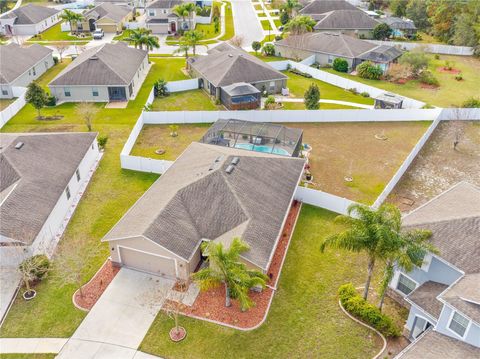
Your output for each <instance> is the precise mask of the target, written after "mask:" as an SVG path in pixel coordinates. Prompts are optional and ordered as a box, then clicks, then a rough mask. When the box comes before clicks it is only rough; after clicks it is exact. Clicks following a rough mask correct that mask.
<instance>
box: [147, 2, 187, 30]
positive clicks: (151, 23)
mask: <svg viewBox="0 0 480 359" xmlns="http://www.w3.org/2000/svg"><path fill="white" fill-rule="evenodd" d="M187 2H191V3H193V1H182V0H156V1H154V2H152V3H151V4H150V5H148V6H147V7H146V14H147V20H146V24H147V28H148V29H150V30H152V33H154V34H175V33H177V32H178V31H179V30H184V31H185V30H189V29H195V25H196V21H195V16H196V14H195V13H194V14H192V18H191V19H189V18H188V17H185V19H183V18H181V17H178V15H177V14H175V13H174V12H173V8H174V7H175V6H177V5H181V4H184V3H187Z"/></svg>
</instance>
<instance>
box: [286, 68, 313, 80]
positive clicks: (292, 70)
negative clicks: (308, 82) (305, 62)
mask: <svg viewBox="0 0 480 359" xmlns="http://www.w3.org/2000/svg"><path fill="white" fill-rule="evenodd" d="M289 71H290V72H291V73H292V74H295V75H300V76H303V77H306V78H307V79H310V78H312V75H310V74H309V73H307V72H303V71H300V70H298V69H290V70H289Z"/></svg>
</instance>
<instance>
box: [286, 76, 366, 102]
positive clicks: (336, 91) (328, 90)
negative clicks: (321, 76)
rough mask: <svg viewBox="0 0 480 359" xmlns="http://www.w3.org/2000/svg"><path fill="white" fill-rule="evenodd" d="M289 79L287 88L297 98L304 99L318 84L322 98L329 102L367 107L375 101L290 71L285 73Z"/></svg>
mask: <svg viewBox="0 0 480 359" xmlns="http://www.w3.org/2000/svg"><path fill="white" fill-rule="evenodd" d="M283 73H284V74H285V75H287V76H288V77H289V79H288V81H287V86H288V88H289V89H290V94H291V95H293V96H295V97H303V95H304V93H305V91H307V89H308V87H309V86H310V84H311V83H312V82H313V83H315V84H317V86H318V88H319V89H320V98H322V99H328V100H340V101H349V102H356V103H360V104H365V105H373V99H371V98H369V97H363V96H360V95H355V94H353V93H351V92H350V91H346V90H344V89H342V88H341V87H337V86H334V85H330V84H329V83H326V82H323V81H319V80H316V79H313V78H306V77H303V76H300V75H297V74H294V73H291V72H288V71H284V72H283Z"/></svg>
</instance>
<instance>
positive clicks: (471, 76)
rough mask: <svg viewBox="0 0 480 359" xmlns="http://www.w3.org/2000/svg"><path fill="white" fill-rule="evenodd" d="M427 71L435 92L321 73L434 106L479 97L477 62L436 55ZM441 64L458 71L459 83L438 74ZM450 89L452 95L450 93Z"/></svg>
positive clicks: (479, 66)
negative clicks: (432, 78)
mask: <svg viewBox="0 0 480 359" xmlns="http://www.w3.org/2000/svg"><path fill="white" fill-rule="evenodd" d="M429 58H430V65H429V70H430V71H432V73H433V74H434V76H435V77H436V78H437V79H438V81H439V82H440V87H438V88H434V89H431V88H424V87H422V86H421V84H420V83H419V81H408V82H407V83H405V84H403V85H402V84H397V83H392V82H387V81H383V80H365V79H362V78H360V77H358V76H354V75H349V74H344V73H340V72H337V71H334V70H332V69H322V70H324V71H328V72H330V73H333V74H335V75H339V76H343V77H346V78H349V79H351V80H354V81H358V82H362V83H365V84H367V85H370V86H375V87H378V88H382V89H385V90H387V91H390V92H395V93H398V94H400V95H404V96H407V97H412V98H414V99H416V100H420V101H423V102H426V103H428V104H430V105H434V106H442V107H455V106H459V105H461V104H462V103H463V102H464V101H465V100H466V99H468V98H470V97H478V96H479V83H480V60H479V59H477V58H475V57H471V56H447V55H440V59H438V60H436V59H435V58H434V57H433V55H429ZM445 61H450V62H451V63H452V66H453V68H454V69H457V70H459V71H461V73H462V75H463V81H457V80H455V74H454V73H448V72H445V71H442V70H441V68H442V67H443V66H444V65H445ZM452 89H454V91H452Z"/></svg>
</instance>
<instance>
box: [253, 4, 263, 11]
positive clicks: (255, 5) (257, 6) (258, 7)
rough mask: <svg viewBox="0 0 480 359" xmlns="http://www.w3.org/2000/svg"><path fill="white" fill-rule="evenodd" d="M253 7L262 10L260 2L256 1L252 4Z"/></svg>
mask: <svg viewBox="0 0 480 359" xmlns="http://www.w3.org/2000/svg"><path fill="white" fill-rule="evenodd" d="M253 7H254V8H255V10H262V9H263V8H262V4H260V3H257V4H253Z"/></svg>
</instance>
